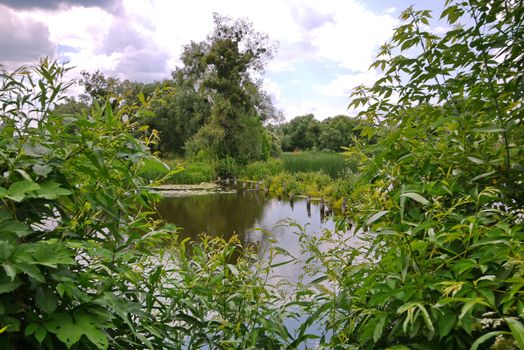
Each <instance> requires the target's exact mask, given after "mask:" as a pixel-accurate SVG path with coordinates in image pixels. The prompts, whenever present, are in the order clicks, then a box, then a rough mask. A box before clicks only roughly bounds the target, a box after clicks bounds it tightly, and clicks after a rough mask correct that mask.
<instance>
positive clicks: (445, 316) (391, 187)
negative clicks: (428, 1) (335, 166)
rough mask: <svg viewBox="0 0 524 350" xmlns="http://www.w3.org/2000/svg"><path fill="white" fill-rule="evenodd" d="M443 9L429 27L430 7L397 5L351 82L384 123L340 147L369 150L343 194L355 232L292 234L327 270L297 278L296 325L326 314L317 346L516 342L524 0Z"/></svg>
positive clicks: (522, 267) (522, 249)
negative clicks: (373, 140)
mask: <svg viewBox="0 0 524 350" xmlns="http://www.w3.org/2000/svg"><path fill="white" fill-rule="evenodd" d="M442 17H443V18H444V19H446V20H447V21H448V23H449V25H450V27H451V29H449V30H448V31H447V32H446V33H444V34H443V35H442V36H438V35H436V34H435V33H434V32H430V31H429V29H428V30H426V28H429V27H428V24H429V23H430V22H429V19H430V14H429V11H416V10H414V9H413V8H409V9H408V10H406V11H405V12H403V14H402V15H401V19H402V20H403V23H402V24H401V25H400V26H399V27H398V28H397V29H396V31H395V33H394V35H393V39H392V41H391V42H390V43H388V44H386V45H384V46H383V47H382V49H381V52H380V55H379V58H378V60H377V61H376V63H375V64H374V67H377V68H380V69H381V70H382V71H384V72H386V75H385V77H384V78H382V79H379V80H378V81H377V82H376V83H375V84H374V85H373V86H371V87H363V86H361V87H358V88H357V89H356V90H355V93H354V95H353V97H354V100H353V102H352V105H353V106H356V107H360V105H364V109H363V112H362V113H361V117H362V118H368V121H369V122H370V123H373V124H376V125H378V126H379V128H377V129H380V130H381V131H382V134H381V137H380V138H379V139H378V140H377V144H376V145H372V146H365V145H356V147H353V148H351V149H350V152H351V153H352V154H358V155H359V156H360V157H362V159H366V158H367V161H366V162H364V163H363V164H362V167H361V168H360V169H359V172H360V177H359V180H358V181H357V182H356V183H355V187H354V190H353V192H352V194H353V195H352V197H351V200H350V202H351V206H350V207H349V208H350V209H352V215H351V216H350V218H351V219H352V220H353V221H354V222H355V223H356V228H355V231H354V232H356V233H357V237H358V239H359V240H360V243H361V244H355V241H354V240H353V241H351V240H350V241H347V240H346V241H344V240H337V241H336V242H335V243H332V245H331V246H333V247H334V248H333V249H331V250H330V251H329V252H327V253H326V254H320V253H319V252H318V249H317V248H316V247H318V246H319V245H321V244H323V243H329V242H331V241H330V240H331V238H332V236H326V237H324V238H323V239H322V240H321V241H320V242H319V241H316V240H315V239H314V238H312V237H308V236H303V238H302V242H303V244H304V247H305V249H307V250H308V251H309V252H311V253H312V254H313V255H314V257H315V258H314V259H313V260H315V261H316V262H317V264H320V265H321V266H322V268H321V269H320V270H319V271H317V275H316V277H318V279H317V280H318V281H319V282H318V283H321V281H323V280H324V281H326V280H327V281H328V282H329V283H324V284H322V287H323V288H320V287H318V286H317V285H315V286H312V288H309V289H307V290H304V291H303V293H304V295H307V296H308V297H309V298H310V299H309V300H311V304H309V303H306V304H307V305H308V307H310V308H312V310H313V311H311V312H310V318H309V319H308V321H306V322H305V323H304V324H303V325H302V331H303V334H304V335H305V334H307V327H308V325H311V324H313V323H314V322H323V324H325V325H326V327H325V328H324V329H323V332H322V334H321V336H322V337H321V344H320V345H321V346H323V347H329V348H340V349H342V348H348V347H355V348H360V349H377V348H378V349H488V348H493V349H518V348H520V349H522V348H524V325H523V319H524V315H523V312H522V310H523V305H524V299H523V298H524V296H523V294H522V292H521V291H522V285H523V282H524V262H523V256H524V244H523V242H524V240H523V239H524V224H523V220H522V215H523V214H522V213H523V210H522V207H523V205H524V200H523V198H524V196H523V193H524V191H523V189H524V179H523V176H524V175H523V172H522V169H523V164H524V147H523V141H524V139H523V137H522V135H524V129H523V128H524V124H523V119H522V112H523V108H524V106H523V105H522V97H523V94H522V89H521V84H522V81H523V80H524V76H523V74H524V66H523V65H524V61H523V60H522V52H523V51H524V50H523V49H524V48H523V45H524V42H523V41H522V40H520V39H519V38H521V37H522V35H523V27H522V23H523V21H524V18H523V17H524V8H523V7H522V4H521V3H517V2H489V3H488V2H485V1H469V2H458V1H448V2H447V6H446V9H445V10H444V12H443V14H442ZM460 22H462V23H460ZM457 24H460V25H457ZM405 55H407V56H405ZM432 103H434V104H435V105H431V104H432ZM369 136H373V135H369ZM312 266H315V264H312ZM319 276H320V277H319ZM306 310H311V309H306Z"/></svg>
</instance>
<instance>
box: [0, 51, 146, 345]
mask: <svg viewBox="0 0 524 350" xmlns="http://www.w3.org/2000/svg"><path fill="white" fill-rule="evenodd" d="M64 72H65V70H64V68H62V67H61V66H58V65H56V64H55V63H52V62H49V61H47V60H43V61H42V63H41V65H40V66H37V67H34V68H25V67H24V68H21V69H19V70H17V71H15V72H14V73H8V72H7V71H5V70H2V72H1V79H2V81H1V84H2V85H1V90H0V100H1V102H2V112H1V115H0V117H1V123H0V134H1V137H0V173H1V174H2V177H1V178H0V204H1V206H0V222H2V228H1V229H0V233H1V234H0V237H1V239H0V252H1V253H0V264H1V265H2V267H3V269H2V270H1V271H0V291H1V293H0V314H2V317H1V318H0V328H2V327H4V328H5V330H4V334H2V336H1V337H0V347H2V348H6V349H7V348H31V349H36V348H43V349H62V348H66V347H67V348H77V349H79V348H82V349H107V348H108V347H109V346H111V347H112V348H114V347H127V346H131V344H133V343H135V344H145V342H144V339H146V338H149V337H151V335H152V333H151V332H152V331H154V326H152V324H149V320H150V319H151V317H150V316H149V315H148V314H144V312H143V311H144V307H143V305H144V304H143V296H142V292H141V290H140V289H139V288H137V287H138V286H139V284H140V281H141V278H143V277H144V276H140V275H136V274H135V273H134V271H133V269H134V267H135V266H137V264H139V262H140V260H141V256H142V254H144V253H146V252H147V251H148V250H147V249H144V248H145V244H146V243H147V242H148V239H147V237H148V235H146V234H149V237H151V236H153V232H151V228H150V226H149V224H148V221H149V219H148V218H147V217H146V212H144V211H143V210H142V209H141V208H147V207H148V206H149V204H148V203H149V202H150V200H151V199H152V198H153V197H152V195H151V194H149V192H147V191H146V190H145V189H144V188H143V187H142V182H141V180H140V178H139V177H137V173H138V172H139V170H140V168H141V167H142V164H143V161H144V160H145V159H147V158H148V157H149V156H148V152H147V148H146V147H145V146H144V144H143V143H142V142H140V141H139V140H137V139H135V138H134V137H132V136H131V135H130V134H129V133H128V131H127V130H128V128H129V125H128V124H127V123H123V122H122V120H121V119H122V115H123V114H113V112H112V109H111V107H110V106H109V104H106V105H105V106H103V107H96V106H95V107H94V108H93V109H91V111H90V113H89V115H87V114H79V115H76V116H75V117H74V118H73V117H70V116H65V117H64V116H61V115H57V114H55V113H54V112H53V111H52V107H53V105H54V104H55V103H57V102H59V101H60V96H61V93H62V91H63V90H64V89H65V88H66V87H67V86H68V85H67V84H64V83H62V82H61V80H60V78H61V76H62V74H63V73H64ZM17 97H18V98H17ZM123 112H124V111H122V113H123ZM25 113H27V114H25ZM131 248H133V249H131ZM150 326H152V327H153V328H150ZM133 346H134V345H133ZM145 347H146V345H144V346H142V348H145ZM136 348H138V347H136Z"/></svg>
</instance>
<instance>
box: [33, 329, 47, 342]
mask: <svg viewBox="0 0 524 350" xmlns="http://www.w3.org/2000/svg"><path fill="white" fill-rule="evenodd" d="M46 335H47V329H45V328H44V327H42V326H38V329H37V330H36V332H35V338H36V340H37V341H38V342H39V343H40V344H42V341H43V340H44V339H45V336H46Z"/></svg>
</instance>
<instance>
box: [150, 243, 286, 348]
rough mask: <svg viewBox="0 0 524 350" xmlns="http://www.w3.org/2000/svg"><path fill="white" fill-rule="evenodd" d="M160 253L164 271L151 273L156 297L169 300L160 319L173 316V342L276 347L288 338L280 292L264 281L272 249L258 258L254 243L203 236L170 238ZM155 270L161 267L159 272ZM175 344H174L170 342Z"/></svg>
mask: <svg viewBox="0 0 524 350" xmlns="http://www.w3.org/2000/svg"><path fill="white" fill-rule="evenodd" d="M167 251H168V252H170V253H169V254H166V255H165V256H163V257H162V261H164V262H165V266H166V271H168V272H169V273H168V274H164V272H163V271H161V270H160V268H158V269H157V270H156V271H158V272H155V273H154V274H153V275H152V276H154V279H155V283H156V285H157V287H158V288H159V295H158V296H155V298H156V301H157V302H161V300H162V299H163V298H165V299H167V300H170V301H171V303H170V305H169V306H167V307H166V308H165V309H163V310H162V312H163V314H162V315H161V319H163V320H165V322H173V323H174V324H175V325H176V326H175V327H173V329H172V334H173V337H174V338H173V341H174V344H185V347H184V348H188V349H200V348H203V347H204V346H207V347H210V348H214V349H280V348H282V347H284V346H285V344H287V343H289V342H290V335H289V333H288V330H287V328H286V327H285V325H284V319H285V317H288V316H289V314H288V313H287V312H286V311H285V304H284V303H282V302H281V298H282V296H281V295H279V294H278V293H277V289H274V288H273V286H271V285H270V284H269V283H268V274H269V271H270V268H271V266H272V264H273V259H274V258H275V256H276V254H277V252H276V251H271V252H269V259H268V260H266V261H265V262H264V263H253V262H254V261H259V260H260V259H259V257H258V252H257V250H256V248H255V247H247V248H246V247H243V246H242V245H241V244H240V242H239V241H238V239H237V238H236V237H233V238H232V239H231V240H230V241H224V240H223V239H220V238H210V237H207V236H203V237H202V238H201V240H200V242H199V243H194V242H190V241H188V240H185V241H182V242H179V243H175V244H173V245H172V246H171V248H170V249H168V250H167ZM172 252H174V254H173V253H172ZM160 271H161V272H160ZM172 348H178V347H172Z"/></svg>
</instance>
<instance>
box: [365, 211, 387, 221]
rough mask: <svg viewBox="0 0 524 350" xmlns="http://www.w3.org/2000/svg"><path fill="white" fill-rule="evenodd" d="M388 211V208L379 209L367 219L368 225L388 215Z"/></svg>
mask: <svg viewBox="0 0 524 350" xmlns="http://www.w3.org/2000/svg"><path fill="white" fill-rule="evenodd" d="M388 212H389V211H388V210H382V211H379V212H378V213H375V214H373V215H371V217H370V218H369V219H367V220H366V225H371V224H372V223H374V222H375V221H377V220H378V219H380V218H381V217H383V216H384V215H386V214H387V213H388Z"/></svg>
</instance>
